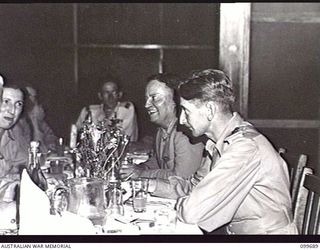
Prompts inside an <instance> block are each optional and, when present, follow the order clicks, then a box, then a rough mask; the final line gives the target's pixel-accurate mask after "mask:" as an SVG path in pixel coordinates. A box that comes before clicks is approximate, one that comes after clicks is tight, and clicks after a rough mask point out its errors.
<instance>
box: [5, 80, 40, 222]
mask: <svg viewBox="0 0 320 250" xmlns="http://www.w3.org/2000/svg"><path fill="white" fill-rule="evenodd" d="M0 93H2V94H0V100H1V106H0V228H6V227H8V226H9V227H12V225H11V224H10V223H12V224H14V223H15V222H16V221H15V220H16V218H15V216H16V201H17V188H18V186H19V183H20V178H21V173H22V169H23V168H26V167H27V164H28V148H29V143H30V137H29V135H28V134H24V133H23V130H21V128H19V127H18V126H16V125H17V122H18V121H19V119H20V117H21V113H22V110H23V106H24V92H23V90H22V88H20V87H18V86H17V85H14V84H12V85H9V84H6V86H5V87H4V88H2V86H1V91H0ZM36 175H37V176H36ZM37 177H40V176H38V173H36V172H34V175H33V176H32V179H33V180H34V179H35V178H37ZM37 179H38V180H40V181H44V179H43V178H41V177H40V179H39V178H37ZM37 184H39V183H37ZM2 215H3V216H5V217H2ZM9 219H10V220H12V221H11V222H8V220H9Z"/></svg>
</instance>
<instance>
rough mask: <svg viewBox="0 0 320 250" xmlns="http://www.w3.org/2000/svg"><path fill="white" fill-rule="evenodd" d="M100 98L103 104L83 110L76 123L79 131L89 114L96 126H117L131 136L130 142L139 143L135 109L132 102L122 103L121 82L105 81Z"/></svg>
mask: <svg viewBox="0 0 320 250" xmlns="http://www.w3.org/2000/svg"><path fill="white" fill-rule="evenodd" d="M98 97H99V99H100V101H101V102H102V104H98V105H90V106H88V107H84V108H83V109H82V110H81V113H80V115H79V118H78V120H77V122H76V126H77V128H78V130H79V129H80V128H81V126H82V124H83V122H84V120H85V119H86V117H87V116H88V114H91V117H92V122H93V123H94V124H97V123H98V122H101V121H106V122H107V124H109V125H116V126H117V127H118V128H120V129H121V130H122V131H123V132H124V134H126V135H128V136H130V141H137V140H138V125H137V117H136V113H135V108H134V105H133V103H131V102H120V99H121V97H122V91H121V89H120V85H119V82H118V81H117V80H115V79H113V78H108V79H107V80H105V81H103V82H102V85H101V89H100V91H99V93H98Z"/></svg>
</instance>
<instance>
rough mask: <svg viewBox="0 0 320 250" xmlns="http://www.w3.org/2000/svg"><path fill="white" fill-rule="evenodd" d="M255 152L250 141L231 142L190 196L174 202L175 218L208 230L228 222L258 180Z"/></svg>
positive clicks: (257, 158)
mask: <svg viewBox="0 0 320 250" xmlns="http://www.w3.org/2000/svg"><path fill="white" fill-rule="evenodd" d="M257 152H258V150H257V147H256V145H255V143H254V142H253V141H252V140H250V139H246V138H241V139H239V140H238V141H237V142H234V143H233V144H232V145H231V146H230V147H229V148H228V149H227V151H226V152H224V153H223V155H222V157H221V158H220V159H218V160H217V162H216V164H215V165H214V167H213V169H212V170H211V172H210V173H209V174H208V175H207V176H206V177H204V178H203V180H202V181H201V182H199V183H198V185H197V186H196V187H195V188H194V189H193V190H192V192H191V194H190V195H189V196H186V197H182V198H180V199H179V200H178V203H177V212H178V218H179V219H180V220H182V221H184V222H186V223H191V224H198V225H200V226H201V227H202V228H204V229H205V230H208V231H212V230H213V229H215V228H218V227H219V226H221V225H224V224H226V223H228V222H229V221H230V220H231V219H232V217H233V215H234V214H235V212H236V210H237V208H238V207H239V206H240V204H241V203H242V201H243V199H244V198H245V197H246V195H247V194H248V193H249V191H250V190H251V188H252V186H253V185H254V183H255V181H256V180H257V178H258V177H259V163H260V159H259V157H257ZM208 220H210V223H208Z"/></svg>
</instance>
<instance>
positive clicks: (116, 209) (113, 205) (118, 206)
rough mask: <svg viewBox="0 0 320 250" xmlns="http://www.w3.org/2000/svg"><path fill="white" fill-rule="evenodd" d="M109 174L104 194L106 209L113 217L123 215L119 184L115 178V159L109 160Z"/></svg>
mask: <svg viewBox="0 0 320 250" xmlns="http://www.w3.org/2000/svg"><path fill="white" fill-rule="evenodd" d="M110 167H111V174H110V176H109V186H108V189H107V192H106V200H107V209H108V210H109V211H111V214H113V215H123V214H124V207H123V197H122V190H121V182H120V181H119V179H118V178H117V175H116V169H115V159H114V157H112V159H111V166H110Z"/></svg>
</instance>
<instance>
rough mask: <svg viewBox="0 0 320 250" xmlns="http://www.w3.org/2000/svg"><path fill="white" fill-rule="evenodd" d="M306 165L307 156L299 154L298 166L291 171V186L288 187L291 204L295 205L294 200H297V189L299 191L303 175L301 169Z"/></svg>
mask: <svg viewBox="0 0 320 250" xmlns="http://www.w3.org/2000/svg"><path fill="white" fill-rule="evenodd" d="M306 165H307V156H306V155H305V154H301V155H300V156H299V160H298V164H297V167H296V168H295V169H292V171H291V173H292V174H291V176H290V179H291V182H290V183H291V185H290V193H291V198H292V201H293V204H295V200H296V199H297V194H298V189H299V184H300V183H301V177H302V173H303V169H304V168H305V167H306Z"/></svg>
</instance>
